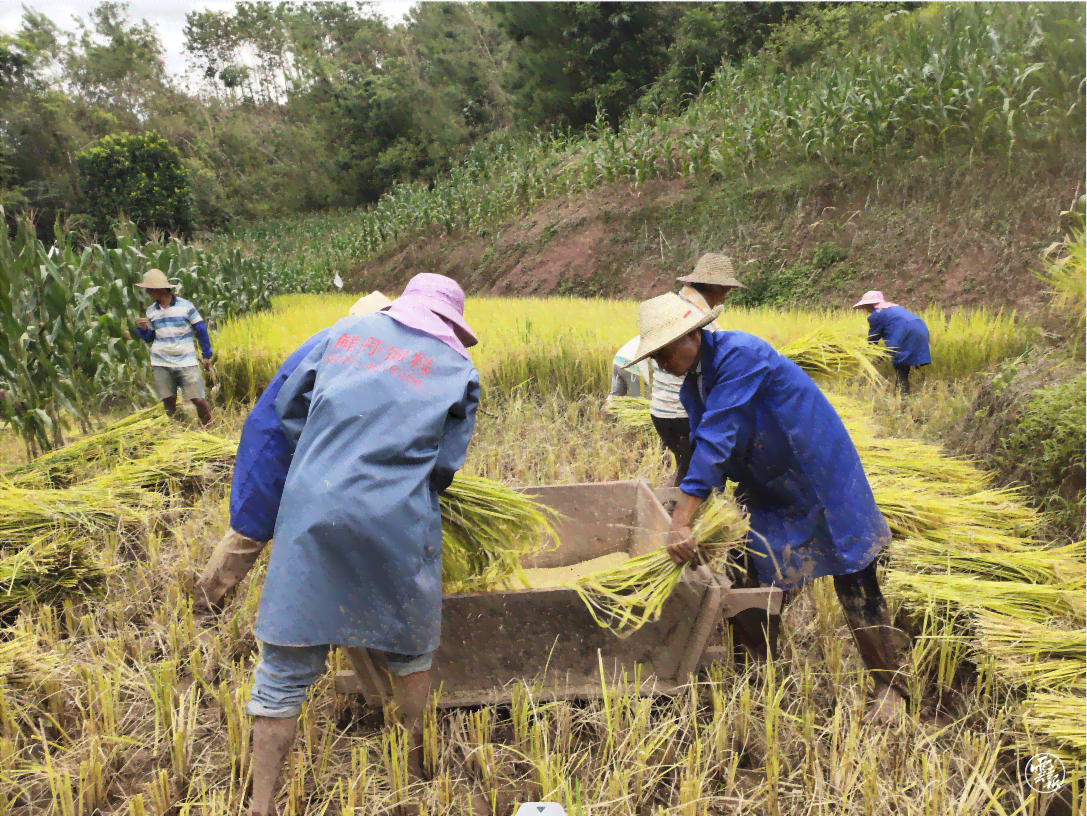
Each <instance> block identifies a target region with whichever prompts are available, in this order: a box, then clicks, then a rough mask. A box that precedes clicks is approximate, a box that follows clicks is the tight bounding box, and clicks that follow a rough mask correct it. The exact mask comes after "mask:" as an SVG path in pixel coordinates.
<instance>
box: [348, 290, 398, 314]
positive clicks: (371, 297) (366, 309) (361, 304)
mask: <svg viewBox="0 0 1087 816" xmlns="http://www.w3.org/2000/svg"><path fill="white" fill-rule="evenodd" d="M390 303H392V301H391V300H389V298H387V297H385V296H384V295H383V294H381V292H371V293H370V294H368V295H364V296H363V297H360V298H359V299H358V300H356V301H355V305H354V306H352V307H351V310H350V311H349V312H348V313H347V314H348V316H349V317H353V316H354V315H361V314H370V313H371V312H376V311H378V310H380V309H384V308H385V307H386V306H388V305H389V304H390Z"/></svg>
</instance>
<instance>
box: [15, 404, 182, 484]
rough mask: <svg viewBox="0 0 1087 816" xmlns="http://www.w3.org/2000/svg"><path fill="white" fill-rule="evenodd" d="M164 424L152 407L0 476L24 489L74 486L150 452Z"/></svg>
mask: <svg viewBox="0 0 1087 816" xmlns="http://www.w3.org/2000/svg"><path fill="white" fill-rule="evenodd" d="M168 423H169V419H168V417H167V416H166V413H165V412H164V411H163V410H162V406H159V405H153V406H151V407H150V408H145V409H143V410H142V411H136V412H135V413H133V414H130V415H129V416H127V417H125V418H124V419H122V420H119V421H118V422H115V423H113V424H112V425H110V426H109V427H107V428H106V429H105V430H103V431H100V432H99V433H96V434H90V435H88V436H85V437H83V438H82V439H77V440H76V441H74V442H71V443H70V444H68V445H65V446H64V447H63V448H59V449H58V450H55V451H51V452H49V453H47V454H45V455H44V456H39V457H38V458H37V459H35V460H34V461H32V462H28V463H27V464H25V465H20V466H18V467H15V468H11V469H10V470H8V471H6V472H5V473H4V474H3V475H4V478H6V479H8V480H9V481H10V482H11V483H12V484H14V485H16V486H19V487H26V488H46V487H65V486H67V485H71V484H75V483H76V482H79V481H82V480H83V479H85V478H88V477H89V476H90V475H91V474H93V473H95V472H96V471H97V470H100V469H102V468H103V467H108V466H110V465H112V464H114V463H116V462H118V461H120V460H122V459H124V458H126V457H130V456H132V455H134V454H136V453H138V452H141V451H144V450H148V449H150V448H151V447H152V445H153V444H154V442H155V439H156V438H157V437H159V436H161V434H162V432H163V431H164V429H165V428H167V427H168Z"/></svg>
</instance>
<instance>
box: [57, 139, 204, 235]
mask: <svg viewBox="0 0 1087 816" xmlns="http://www.w3.org/2000/svg"><path fill="white" fill-rule="evenodd" d="M76 165H77V167H78V168H79V182H80V188H81V189H80V195H81V199H82V207H83V213H84V214H85V215H86V216H87V217H88V218H89V219H90V227H91V229H93V230H94V231H95V232H97V233H98V234H99V235H110V234H112V232H113V228H114V226H115V225H116V223H117V221H118V216H120V215H121V214H123V215H125V216H127V217H128V218H129V219H130V220H131V221H132V223H134V224H135V225H136V226H137V227H139V229H140V230H141V231H143V232H147V230H149V229H157V230H164V231H169V232H180V233H183V234H189V233H191V232H192V199H191V195H190V193H189V174H188V171H186V169H185V166H184V165H183V164H182V162H181V156H180V155H179V154H178V152H177V150H176V149H175V148H173V147H172V146H171V145H170V144H169V143H167V142H166V140H165V139H163V138H162V137H160V136H158V135H157V134H155V133H146V134H138V135H132V134H128V133H123V134H121V135H119V136H107V137H105V138H104V139H102V140H101V141H99V142H98V143H97V144H95V145H93V146H92V147H89V148H87V149H86V150H82V151H80V152H79V153H77V154H76Z"/></svg>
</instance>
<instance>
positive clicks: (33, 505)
mask: <svg viewBox="0 0 1087 816" xmlns="http://www.w3.org/2000/svg"><path fill="white" fill-rule="evenodd" d="M162 501H163V499H162V497H161V496H158V495H157V494H154V493H149V492H148V491H146V490H141V489H140V488H138V487H132V486H129V485H125V484H117V485H112V486H107V487H96V486H89V485H76V486H75V487H69V488H66V489H64V490H27V489H24V488H20V487H10V486H0V552H5V551H9V550H11V549H16V548H20V547H24V546H26V545H27V544H29V543H30V542H31V541H33V540H34V539H36V538H38V537H40V536H43V535H49V534H57V533H61V532H65V531H78V532H80V533H81V534H84V535H88V536H89V535H100V534H102V533H105V532H106V531H110V530H120V529H123V528H126V527H135V526H139V525H140V524H141V523H142V522H143V521H144V520H145V519H146V514H147V513H148V512H150V511H152V510H155V509H158V508H160V507H161V506H162Z"/></svg>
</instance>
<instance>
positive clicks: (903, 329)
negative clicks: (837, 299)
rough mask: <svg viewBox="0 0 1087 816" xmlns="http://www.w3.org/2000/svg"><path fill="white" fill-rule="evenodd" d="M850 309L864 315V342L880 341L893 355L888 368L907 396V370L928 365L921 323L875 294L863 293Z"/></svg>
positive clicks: (875, 292) (881, 294) (928, 358)
mask: <svg viewBox="0 0 1087 816" xmlns="http://www.w3.org/2000/svg"><path fill="white" fill-rule="evenodd" d="M853 308H854V309H864V310H866V311H867V312H868V342H869V343H873V344H874V343H879V341H880V340H882V341H883V342H884V344H885V345H886V346H887V348H888V349H890V350H891V351H893V352H894V356H893V357H892V358H891V365H892V366H894V370H895V377H896V378H897V380H898V385H897V387H898V388H899V390H901V391H902V394H903V396H906V397H908V396H909V395H910V369H911V368H913V367H916V366H927V365H928V364H929V363H931V362H932V357H931V356H930V355H929V350H928V326H926V325H925V321H924V320H922V319H921V318H919V317H918V316H917V315H915V314H913V313H912V312H908V311H906V310H905V309H903V308H902V307H901V306H899V305H898V304H897V303H889V302H888V301H887V300H886V299H884V297H883V293H882V292H877V291H871V292H865V293H864V297H862V298H861V299H860V300H859V301H857V302H856V303H854V304H853Z"/></svg>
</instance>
